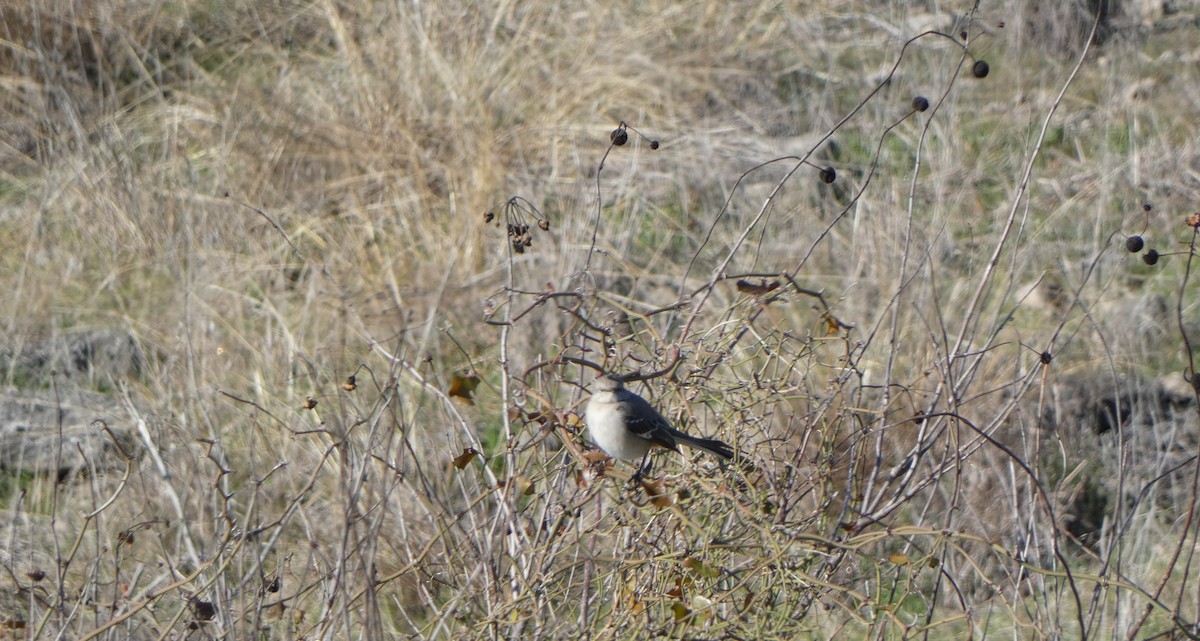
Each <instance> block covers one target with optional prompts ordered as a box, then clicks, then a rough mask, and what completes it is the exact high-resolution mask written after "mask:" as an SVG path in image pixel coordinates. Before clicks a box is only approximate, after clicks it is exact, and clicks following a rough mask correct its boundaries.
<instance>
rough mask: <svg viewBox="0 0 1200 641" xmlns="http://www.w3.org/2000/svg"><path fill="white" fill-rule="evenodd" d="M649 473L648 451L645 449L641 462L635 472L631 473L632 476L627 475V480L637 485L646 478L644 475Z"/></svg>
mask: <svg viewBox="0 0 1200 641" xmlns="http://www.w3.org/2000/svg"><path fill="white" fill-rule="evenodd" d="M649 473H650V452H649V451H647V452H646V453H645V455H643V456H642V464H641V465H639V466H638V469H637V471H636V472H634V473H633V476H631V477H629V482H630V483H632V484H634V485H637V484H638V483H641V482H642V479H644V478H646V475H647V474H649Z"/></svg>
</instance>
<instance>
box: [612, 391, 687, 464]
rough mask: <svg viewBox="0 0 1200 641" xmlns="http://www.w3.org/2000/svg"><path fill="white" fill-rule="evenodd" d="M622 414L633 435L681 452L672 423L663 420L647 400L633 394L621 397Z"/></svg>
mask: <svg viewBox="0 0 1200 641" xmlns="http://www.w3.org/2000/svg"><path fill="white" fill-rule="evenodd" d="M620 407H621V414H622V415H623V416H624V417H625V427H626V428H627V429H628V430H629V432H630V433H631V434H634V435H635V436H637V437H639V438H644V439H646V440H647V441H650V442H651V443H654V444H656V445H661V446H662V447H665V448H667V449H671V450H675V451H676V452H678V451H679V445H678V444H676V442H675V436H674V432H675V430H673V429H671V423H670V422H668V421H667V419H665V418H663V415H662V414H659V413H658V410H656V409H654V406H652V405H650V403H647V402H646V399H644V398H642V397H641V396H638V395H636V394H632V393H626V394H622V395H621V400H620Z"/></svg>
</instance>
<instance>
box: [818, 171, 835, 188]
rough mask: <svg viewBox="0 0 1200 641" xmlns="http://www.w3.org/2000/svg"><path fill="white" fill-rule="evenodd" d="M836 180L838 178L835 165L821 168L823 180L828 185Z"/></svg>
mask: <svg viewBox="0 0 1200 641" xmlns="http://www.w3.org/2000/svg"><path fill="white" fill-rule="evenodd" d="M835 180H837V170H836V169H834V168H833V167H826V168H824V169H822V170H821V182H823V183H825V184H826V185H828V184H829V183H831V182H833V181H835Z"/></svg>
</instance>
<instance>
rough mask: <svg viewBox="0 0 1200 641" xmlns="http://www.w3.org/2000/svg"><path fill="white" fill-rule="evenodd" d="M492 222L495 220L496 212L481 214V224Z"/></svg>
mask: <svg viewBox="0 0 1200 641" xmlns="http://www.w3.org/2000/svg"><path fill="white" fill-rule="evenodd" d="M493 220H496V212H494V211H489V212H485V213H484V214H483V222H484V224H487V223H490V222H492V221H493Z"/></svg>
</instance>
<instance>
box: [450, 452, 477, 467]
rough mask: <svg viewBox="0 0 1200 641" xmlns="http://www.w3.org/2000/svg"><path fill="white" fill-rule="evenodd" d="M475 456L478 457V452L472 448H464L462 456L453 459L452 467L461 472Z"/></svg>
mask: <svg viewBox="0 0 1200 641" xmlns="http://www.w3.org/2000/svg"><path fill="white" fill-rule="evenodd" d="M476 456H479V450H477V449H475V448H473V447H467V448H464V449H463V452H462V454H459V455H458V456H456V457H454V467H457V468H458V469H460V470H461V469H463V468H465V467H466V466H467V465H468V464H470V463H471V461H473V460H474V459H475V457H476Z"/></svg>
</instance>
